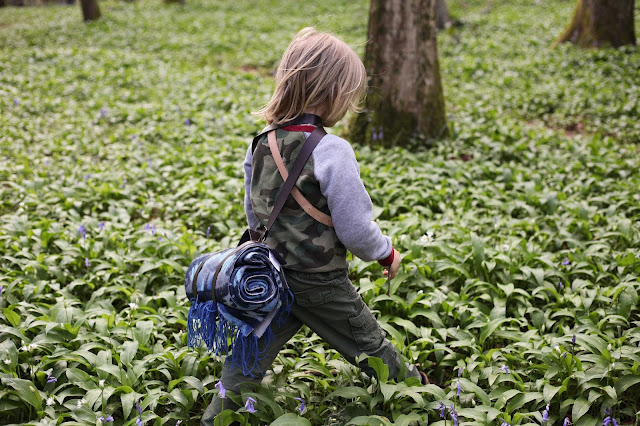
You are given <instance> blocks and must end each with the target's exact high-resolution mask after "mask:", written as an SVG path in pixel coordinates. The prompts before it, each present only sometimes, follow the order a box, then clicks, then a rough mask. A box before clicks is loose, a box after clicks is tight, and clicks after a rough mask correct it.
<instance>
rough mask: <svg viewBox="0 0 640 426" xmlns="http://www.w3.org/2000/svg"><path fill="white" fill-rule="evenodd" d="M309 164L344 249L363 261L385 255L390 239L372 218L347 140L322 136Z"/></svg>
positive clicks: (387, 252) (332, 136) (369, 201)
mask: <svg viewBox="0 0 640 426" xmlns="http://www.w3.org/2000/svg"><path fill="white" fill-rule="evenodd" d="M313 165H314V175H315V178H316V179H317V180H318V182H319V183H320V190H321V191H322V195H324V196H325V197H326V199H327V201H328V203H329V210H330V211H331V218H332V220H333V225H334V228H335V231H336V234H337V236H338V238H339V239H340V241H341V242H342V244H344V245H345V247H346V248H347V250H349V251H350V252H351V253H353V254H354V255H355V256H357V257H359V258H360V259H362V260H366V261H371V260H380V259H384V258H386V257H387V256H389V255H390V254H391V247H392V246H391V239H390V238H389V237H386V236H384V235H383V234H382V232H381V231H380V228H379V227H378V225H377V224H376V223H375V222H374V221H373V204H372V203H371V198H370V197H369V193H368V192H367V190H366V188H365V187H364V184H363V183H362V180H361V179H360V168H359V166H358V162H357V161H356V156H355V153H354V152H353V148H352V147H351V145H350V144H349V142H347V141H345V140H344V139H341V138H339V137H337V136H335V135H327V136H325V137H324V139H323V140H322V141H321V142H320V143H319V144H318V146H317V147H316V149H315V150H314V151H313Z"/></svg>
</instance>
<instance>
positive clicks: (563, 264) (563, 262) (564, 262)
mask: <svg viewBox="0 0 640 426" xmlns="http://www.w3.org/2000/svg"><path fill="white" fill-rule="evenodd" d="M567 265H571V262H570V261H569V258H568V257H567V255H566V254H565V255H564V260H563V261H562V266H567Z"/></svg>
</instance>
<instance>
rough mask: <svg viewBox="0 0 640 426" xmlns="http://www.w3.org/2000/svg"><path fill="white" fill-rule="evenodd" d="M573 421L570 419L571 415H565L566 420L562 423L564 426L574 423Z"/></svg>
mask: <svg viewBox="0 0 640 426" xmlns="http://www.w3.org/2000/svg"><path fill="white" fill-rule="evenodd" d="M572 424H573V423H571V420H569V417H565V418H564V422H563V423H562V426H569V425H572Z"/></svg>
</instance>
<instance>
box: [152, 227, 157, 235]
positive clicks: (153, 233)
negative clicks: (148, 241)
mask: <svg viewBox="0 0 640 426" xmlns="http://www.w3.org/2000/svg"><path fill="white" fill-rule="evenodd" d="M151 235H156V226H155V225H151Z"/></svg>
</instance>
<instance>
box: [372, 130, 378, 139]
mask: <svg viewBox="0 0 640 426" xmlns="http://www.w3.org/2000/svg"><path fill="white" fill-rule="evenodd" d="M371 134H372V135H373V140H374V141H377V140H378V134H377V133H376V128H375V127H372V128H371Z"/></svg>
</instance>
